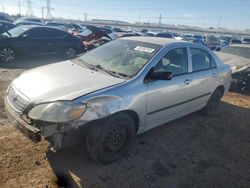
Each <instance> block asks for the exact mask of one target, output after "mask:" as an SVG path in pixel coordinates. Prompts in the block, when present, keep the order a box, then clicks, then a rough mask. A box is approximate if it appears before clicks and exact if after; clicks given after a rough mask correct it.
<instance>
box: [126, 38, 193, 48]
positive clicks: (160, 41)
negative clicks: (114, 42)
mask: <svg viewBox="0 0 250 188" xmlns="http://www.w3.org/2000/svg"><path fill="white" fill-rule="evenodd" d="M121 40H132V41H138V42H146V43H151V44H158V45H162V46H165V45H167V44H172V43H182V44H183V43H185V44H186V43H190V42H187V41H180V40H176V39H170V38H162V37H124V38H121Z"/></svg>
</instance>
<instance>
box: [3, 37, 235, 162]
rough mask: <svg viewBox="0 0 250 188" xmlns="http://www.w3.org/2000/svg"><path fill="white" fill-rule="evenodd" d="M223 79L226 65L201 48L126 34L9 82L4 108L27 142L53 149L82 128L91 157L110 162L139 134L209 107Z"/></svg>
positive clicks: (221, 89) (217, 97)
mask: <svg viewBox="0 0 250 188" xmlns="http://www.w3.org/2000/svg"><path fill="white" fill-rule="evenodd" d="M230 79H231V69H230V66H229V65H225V64H223V63H222V62H221V61H220V59H219V58H218V57H217V56H216V55H215V54H214V53H213V52H212V51H211V50H210V49H208V48H207V47H206V46H203V45H200V44H195V43H190V42H184V41H177V40H174V39H166V38H158V37H129V38H122V39H118V40H115V41H112V42H109V43H107V44H105V45H103V46H100V47H98V48H96V49H94V50H92V51H90V52H87V53H85V54H83V55H82V56H81V57H79V58H77V59H75V60H70V61H65V62H59V63H56V64H52V65H47V66H42V67H40V68H36V69H33V70H29V71H26V72H25V73H23V74H22V75H20V76H19V77H18V78H17V79H15V80H14V81H13V82H12V83H11V85H10V86H9V87H8V90H7V95H6V98H5V106H6V112H7V114H8V115H9V117H10V119H11V120H12V122H13V123H14V124H15V125H16V127H17V128H18V129H19V130H21V131H22V132H23V133H24V135H25V136H27V137H29V138H30V139H32V140H33V141H35V142H39V141H40V140H41V139H46V140H48V141H49V143H50V145H51V148H52V149H53V150H58V149H61V148H63V147H65V146H66V145H68V143H69V144H71V143H73V141H72V140H73V139H74V138H76V137H75V136H72V135H75V133H80V137H82V138H83V137H84V135H85V134H86V141H85V143H86V148H87V151H88V153H89V154H90V156H92V157H93V158H94V159H96V160H98V161H102V162H112V161H114V160H117V159H119V158H120V157H122V156H123V155H124V154H125V153H126V152H127V151H128V149H129V148H130V147H131V145H132V143H133V142H134V140H135V138H136V135H138V134H141V133H143V132H145V131H147V130H149V129H151V128H154V127H157V126H159V125H161V124H164V123H166V122H169V121H171V120H173V119H176V118H179V117H182V116H184V115H187V114H189V113H192V112H195V111H200V112H201V113H203V114H206V115H211V114H213V113H215V112H216V109H217V106H218V104H219V102H220V99H221V98H222V96H223V95H224V94H225V93H226V92H227V91H228V88H229V86H230ZM82 130H84V131H82ZM78 136H79V134H78Z"/></svg>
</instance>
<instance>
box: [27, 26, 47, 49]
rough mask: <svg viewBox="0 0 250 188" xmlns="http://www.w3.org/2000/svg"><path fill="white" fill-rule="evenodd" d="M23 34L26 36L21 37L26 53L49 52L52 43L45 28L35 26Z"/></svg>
mask: <svg viewBox="0 0 250 188" xmlns="http://www.w3.org/2000/svg"><path fill="white" fill-rule="evenodd" d="M23 35H24V36H25V35H27V36H28V37H24V39H23V42H24V45H25V46H26V52H27V53H28V54H43V53H50V52H51V50H52V48H51V47H52V46H51V44H52V43H51V39H50V32H48V29H47V28H45V27H44V28H42V27H37V28H36V27H35V28H32V29H30V30H29V31H27V32H25V33H24V34H23Z"/></svg>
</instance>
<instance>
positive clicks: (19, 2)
mask: <svg viewBox="0 0 250 188" xmlns="http://www.w3.org/2000/svg"><path fill="white" fill-rule="evenodd" d="M18 10H19V15H20V16H21V15H22V12H21V1H20V0H18Z"/></svg>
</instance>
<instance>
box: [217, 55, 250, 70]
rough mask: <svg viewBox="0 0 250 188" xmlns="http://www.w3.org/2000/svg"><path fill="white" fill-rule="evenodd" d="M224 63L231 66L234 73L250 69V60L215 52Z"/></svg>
mask: <svg viewBox="0 0 250 188" xmlns="http://www.w3.org/2000/svg"><path fill="white" fill-rule="evenodd" d="M215 53H216V55H217V56H218V57H219V58H220V59H221V60H222V62H223V63H225V64H228V65H230V66H231V69H232V73H236V72H240V71H243V70H245V69H247V68H248V67H250V59H247V58H244V57H240V56H237V55H232V54H228V53H223V52H215Z"/></svg>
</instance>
